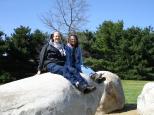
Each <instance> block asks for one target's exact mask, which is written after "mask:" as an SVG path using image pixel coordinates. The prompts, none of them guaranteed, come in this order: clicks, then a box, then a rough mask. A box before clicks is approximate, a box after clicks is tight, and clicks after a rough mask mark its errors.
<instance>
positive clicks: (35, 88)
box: [0, 73, 104, 115]
mask: <svg viewBox="0 0 154 115" xmlns="http://www.w3.org/2000/svg"><path fill="white" fill-rule="evenodd" d="M83 76H84V75H83ZM84 77H85V76H84ZM86 79H87V80H88V82H89V83H92V84H95V83H94V82H93V81H91V80H90V79H89V78H88V77H86ZM95 85H96V88H97V89H96V90H95V91H93V92H91V93H89V94H83V93H81V92H80V91H79V90H77V89H76V88H75V87H74V86H73V85H71V83H70V82H69V81H68V80H66V79H65V78H64V77H62V76H61V75H56V74H52V73H45V74H41V75H36V76H32V77H29V78H25V79H22V80H18V81H14V82H10V83H7V84H4V85H1V86H0V115H94V114H95V112H96V109H97V106H98V104H99V101H100V99H101V96H102V93H103V87H104V83H102V84H99V85H98V84H95Z"/></svg>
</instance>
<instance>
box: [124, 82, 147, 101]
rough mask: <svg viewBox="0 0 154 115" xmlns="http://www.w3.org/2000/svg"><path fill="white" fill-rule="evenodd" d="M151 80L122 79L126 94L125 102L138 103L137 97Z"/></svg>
mask: <svg viewBox="0 0 154 115" xmlns="http://www.w3.org/2000/svg"><path fill="white" fill-rule="evenodd" d="M148 82H150V81H137V80H122V85H123V90H124V94H125V103H127V104H136V103H137V97H138V96H139V94H140V93H141V91H142V89H143V86H144V85H145V84H146V83H148Z"/></svg>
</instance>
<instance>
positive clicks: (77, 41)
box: [68, 34, 79, 47]
mask: <svg viewBox="0 0 154 115" xmlns="http://www.w3.org/2000/svg"><path fill="white" fill-rule="evenodd" d="M71 36H74V37H75V39H76V45H75V47H78V46H79V40H78V36H77V35H76V34H70V35H69V38H68V43H69V42H70V38H71Z"/></svg>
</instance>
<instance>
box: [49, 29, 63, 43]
mask: <svg viewBox="0 0 154 115" xmlns="http://www.w3.org/2000/svg"><path fill="white" fill-rule="evenodd" d="M55 32H58V31H55ZM55 32H53V33H52V34H51V35H50V39H51V40H52V42H53V41H54V40H53V36H54V33H55ZM58 33H59V35H60V37H61V40H62V39H63V37H62V34H61V33H60V32H58Z"/></svg>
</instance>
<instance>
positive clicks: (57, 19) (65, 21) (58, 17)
mask: <svg viewBox="0 0 154 115" xmlns="http://www.w3.org/2000/svg"><path fill="white" fill-rule="evenodd" d="M55 6H56V7H53V9H52V10H51V11H49V13H48V15H47V16H42V18H41V19H42V21H43V22H44V23H45V24H46V25H47V26H48V27H50V28H51V29H52V30H56V31H60V32H62V33H65V34H68V33H70V32H72V31H73V32H74V31H77V30H80V29H81V27H83V25H84V24H85V22H87V16H86V14H85V13H86V10H87V6H88V5H87V3H86V0H56V1H55Z"/></svg>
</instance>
